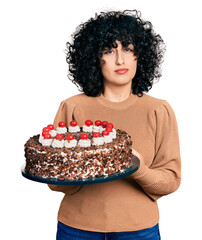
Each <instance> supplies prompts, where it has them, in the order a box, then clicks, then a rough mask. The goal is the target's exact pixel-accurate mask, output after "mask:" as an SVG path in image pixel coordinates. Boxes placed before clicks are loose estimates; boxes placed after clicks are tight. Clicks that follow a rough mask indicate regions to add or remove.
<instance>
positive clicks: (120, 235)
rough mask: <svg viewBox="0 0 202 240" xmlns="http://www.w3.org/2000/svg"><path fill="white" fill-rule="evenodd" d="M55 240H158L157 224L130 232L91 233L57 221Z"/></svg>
mask: <svg viewBox="0 0 202 240" xmlns="http://www.w3.org/2000/svg"><path fill="white" fill-rule="evenodd" d="M57 227H58V228H57V237H56V240H160V239H161V237H160V233H159V224H157V225H155V226H154V227H151V228H147V229H143V230H139V231H130V232H107V233H103V232H92V231H86V230H81V229H77V228H72V227H70V226H67V225H65V224H63V223H61V222H59V221H58V226H57Z"/></svg>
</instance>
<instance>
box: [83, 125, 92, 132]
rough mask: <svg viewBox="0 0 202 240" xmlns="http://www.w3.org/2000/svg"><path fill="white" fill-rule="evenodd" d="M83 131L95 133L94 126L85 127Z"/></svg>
mask: <svg viewBox="0 0 202 240" xmlns="http://www.w3.org/2000/svg"><path fill="white" fill-rule="evenodd" d="M82 129H83V131H84V132H92V131H93V125H91V126H89V127H88V126H86V125H83V128H82Z"/></svg>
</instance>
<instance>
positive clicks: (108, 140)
mask: <svg viewBox="0 0 202 240" xmlns="http://www.w3.org/2000/svg"><path fill="white" fill-rule="evenodd" d="M103 140H104V142H105V143H110V142H112V137H111V135H110V134H109V135H105V136H104V137H103Z"/></svg>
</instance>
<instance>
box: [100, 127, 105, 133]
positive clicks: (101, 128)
mask: <svg viewBox="0 0 202 240" xmlns="http://www.w3.org/2000/svg"><path fill="white" fill-rule="evenodd" d="M99 128H100V130H99V131H100V132H101V133H102V131H104V130H105V129H106V128H103V127H102V125H100V126H99Z"/></svg>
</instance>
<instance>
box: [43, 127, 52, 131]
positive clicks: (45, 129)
mask: <svg viewBox="0 0 202 240" xmlns="http://www.w3.org/2000/svg"><path fill="white" fill-rule="evenodd" d="M49 131H50V129H49V128H48V127H44V128H43V130H42V132H49Z"/></svg>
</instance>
